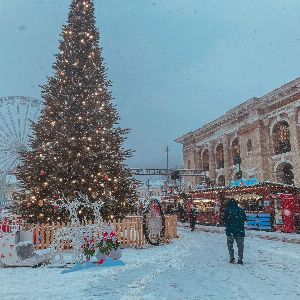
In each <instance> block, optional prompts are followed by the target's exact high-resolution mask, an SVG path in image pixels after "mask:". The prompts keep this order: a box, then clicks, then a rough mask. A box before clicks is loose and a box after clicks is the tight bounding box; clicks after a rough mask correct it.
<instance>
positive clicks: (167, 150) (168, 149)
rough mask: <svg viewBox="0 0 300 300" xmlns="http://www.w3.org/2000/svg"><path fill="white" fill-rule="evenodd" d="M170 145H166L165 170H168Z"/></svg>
mask: <svg viewBox="0 0 300 300" xmlns="http://www.w3.org/2000/svg"><path fill="white" fill-rule="evenodd" d="M169 147H170V146H167V149H166V152H167V170H169V152H170V148H169Z"/></svg>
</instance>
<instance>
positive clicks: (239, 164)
mask: <svg viewBox="0 0 300 300" xmlns="http://www.w3.org/2000/svg"><path fill="white" fill-rule="evenodd" d="M236 162H237V164H238V172H237V179H238V180H241V179H242V178H243V172H242V169H241V163H242V159H241V155H240V154H238V155H237V157H236Z"/></svg>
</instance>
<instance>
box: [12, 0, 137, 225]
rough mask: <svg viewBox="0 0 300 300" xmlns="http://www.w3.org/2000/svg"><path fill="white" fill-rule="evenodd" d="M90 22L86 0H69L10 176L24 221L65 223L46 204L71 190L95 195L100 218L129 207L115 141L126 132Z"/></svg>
mask: <svg viewBox="0 0 300 300" xmlns="http://www.w3.org/2000/svg"><path fill="white" fill-rule="evenodd" d="M95 23H96V22H95V16H94V5H93V1H92V0H73V1H72V4H71V9H70V13H69V18H68V22H67V25H66V26H64V27H63V31H62V34H61V37H62V39H61V42H60V52H59V54H57V55H56V58H57V61H56V63H55V64H54V65H53V69H54V75H53V76H52V77H50V78H49V79H48V83H47V84H46V85H45V86H43V87H42V88H43V91H42V96H43V99H44V102H45V107H44V110H43V111H42V114H41V117H40V118H39V120H38V122H37V123H36V124H33V132H34V134H33V137H32V138H31V148H30V150H28V151H25V152H23V153H22V161H23V163H22V165H21V166H20V167H19V168H18V170H17V174H16V175H17V178H18V179H19V181H20V182H21V184H22V190H21V191H20V192H19V193H18V195H17V196H16V199H15V212H17V213H18V214H20V215H22V216H23V217H24V218H25V219H26V220H27V221H29V222H49V221H66V220H67V218H68V215H66V214H64V213H63V212H60V211H58V210H56V209H55V206H54V205H53V203H54V202H55V200H57V199H58V198H59V197H60V195H64V196H68V197H70V199H72V197H74V196H76V193H78V192H81V193H84V194H87V195H88V196H89V198H90V199H91V201H97V199H99V198H101V199H103V200H104V201H105V205H104V208H103V212H102V213H103V215H104V217H107V216H110V215H113V216H114V217H122V216H124V215H125V214H127V213H132V212H133V210H134V206H135V205H134V202H135V199H136V192H135V189H134V185H135V180H134V178H133V177H132V175H131V173H130V171H129V169H128V168H127V167H126V165H125V160H126V159H127V158H128V157H130V156H131V154H132V151H131V150H125V149H124V148H123V147H122V144H123V142H124V140H125V135H126V134H127V132H128V130H127V129H121V128H120V127H119V125H118V121H119V115H118V113H117V111H116V108H115V106H114V105H113V104H112V95H111V92H110V91H109V89H110V87H111V82H110V81H109V80H108V79H107V77H106V68H105V65H104V62H103V58H102V56H101V48H100V47H99V32H98V30H97V28H96V24H95Z"/></svg>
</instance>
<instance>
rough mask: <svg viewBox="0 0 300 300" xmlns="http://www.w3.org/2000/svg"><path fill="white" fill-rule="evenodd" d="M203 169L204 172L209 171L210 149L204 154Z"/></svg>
mask: <svg viewBox="0 0 300 300" xmlns="http://www.w3.org/2000/svg"><path fill="white" fill-rule="evenodd" d="M202 168H203V171H209V154H208V149H206V150H204V151H203V153H202Z"/></svg>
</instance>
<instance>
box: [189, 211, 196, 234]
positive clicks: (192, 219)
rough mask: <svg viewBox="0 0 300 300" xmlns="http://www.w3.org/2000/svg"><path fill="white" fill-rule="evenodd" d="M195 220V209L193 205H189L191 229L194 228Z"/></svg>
mask: <svg viewBox="0 0 300 300" xmlns="http://www.w3.org/2000/svg"><path fill="white" fill-rule="evenodd" d="M196 220H197V209H196V207H195V206H192V207H191V211H190V226H191V231H194V230H195V226H196Z"/></svg>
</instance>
